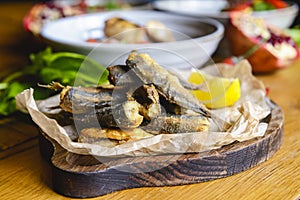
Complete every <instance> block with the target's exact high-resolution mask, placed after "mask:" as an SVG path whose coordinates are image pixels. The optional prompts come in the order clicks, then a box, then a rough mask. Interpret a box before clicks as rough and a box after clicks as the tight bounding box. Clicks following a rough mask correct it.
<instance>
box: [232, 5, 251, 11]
mask: <svg viewBox="0 0 300 200" xmlns="http://www.w3.org/2000/svg"><path fill="white" fill-rule="evenodd" d="M250 7H251V4H250V3H242V4H237V5H235V6H232V7H230V8H228V9H226V11H243V10H246V9H248V8H250Z"/></svg>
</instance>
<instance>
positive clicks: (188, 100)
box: [126, 51, 211, 117]
mask: <svg viewBox="0 0 300 200" xmlns="http://www.w3.org/2000/svg"><path fill="white" fill-rule="evenodd" d="M126 64H127V65H128V66H129V67H130V68H131V69H132V70H133V71H134V72H135V74H136V75H137V76H138V77H139V78H140V79H141V80H142V81H143V82H144V83H145V84H154V85H155V86H156V87H157V89H158V90H160V91H161V92H162V93H163V94H164V95H165V96H166V98H167V99H168V100H169V101H170V102H171V103H176V104H178V105H180V106H182V107H183V108H186V109H191V110H193V111H195V112H197V113H200V114H202V115H204V116H206V117H211V112H210V110H208V109H207V108H206V107H205V106H204V105H203V104H201V103H200V102H199V101H198V100H197V99H196V98H195V97H194V96H193V94H192V93H190V92H189V91H188V90H187V89H185V88H184V87H183V86H182V85H181V84H180V81H179V79H178V78H177V77H176V76H174V75H172V74H170V73H169V72H168V71H167V70H166V69H164V68H163V67H161V66H160V65H159V64H158V63H156V62H155V61H154V60H153V59H152V58H151V57H150V56H149V55H148V54H142V53H138V52H136V51H132V52H131V53H130V54H129V56H128V58H127V60H126Z"/></svg>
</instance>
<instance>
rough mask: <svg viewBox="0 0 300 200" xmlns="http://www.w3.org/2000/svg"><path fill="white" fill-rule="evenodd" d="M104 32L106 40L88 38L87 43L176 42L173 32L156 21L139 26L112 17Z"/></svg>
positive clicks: (107, 22)
mask: <svg viewBox="0 0 300 200" xmlns="http://www.w3.org/2000/svg"><path fill="white" fill-rule="evenodd" d="M103 32H104V34H105V38H100V39H99V38H88V39H87V40H86V41H87V42H104V43H129V44H140V43H153V42H172V41H175V38H174V36H173V33H172V32H171V30H170V29H168V28H167V27H166V26H165V25H164V24H163V23H161V22H159V21H156V20H149V21H148V22H147V23H146V24H145V25H139V24H136V23H134V22H132V21H129V20H127V19H124V18H120V17H111V18H109V19H107V20H106V21H105V24H104V29H103Z"/></svg>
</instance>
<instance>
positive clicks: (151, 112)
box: [132, 84, 161, 120]
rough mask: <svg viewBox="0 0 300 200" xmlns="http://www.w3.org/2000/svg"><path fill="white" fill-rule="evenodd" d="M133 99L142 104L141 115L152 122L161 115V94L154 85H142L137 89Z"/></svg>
mask: <svg viewBox="0 0 300 200" xmlns="http://www.w3.org/2000/svg"><path fill="white" fill-rule="evenodd" d="M132 98H133V99H134V100H136V101H137V102H138V103H140V104H141V107H140V113H141V114H142V115H143V116H144V117H145V119H147V120H150V119H152V118H154V117H156V116H158V115H160V114H161V105H160V100H159V94H158V91H157V90H156V88H155V87H154V85H152V84H151V85H142V86H141V87H139V88H137V89H136V90H135V91H134V92H133V94H132Z"/></svg>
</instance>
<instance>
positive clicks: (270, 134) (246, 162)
mask: <svg viewBox="0 0 300 200" xmlns="http://www.w3.org/2000/svg"><path fill="white" fill-rule="evenodd" d="M283 121H284V120H283V112H282V110H281V109H280V107H278V106H277V105H275V104H274V105H273V109H272V112H271V115H270V116H269V117H268V119H267V122H268V129H267V132H266V134H265V136H263V137H259V138H254V139H252V140H248V141H245V142H235V143H233V144H230V145H226V146H224V147H222V148H220V149H217V150H212V151H208V152H202V153H189V154H181V155H159V156H149V157H130V158H118V159H111V160H106V161H103V160H102V159H101V162H100V161H99V160H98V159H96V158H95V157H93V156H89V155H78V154H74V153H71V152H68V151H66V150H65V149H63V148H62V147H61V146H60V145H59V144H58V143H56V142H55V141H53V140H51V139H50V138H47V137H46V136H45V135H44V134H41V136H40V140H39V144H40V151H41V154H42V156H43V157H45V158H46V159H47V160H48V161H49V164H50V168H51V169H52V172H51V173H50V174H51V176H52V187H53V190H54V191H56V192H57V193H59V194H62V195H65V196H69V197H77V198H85V197H96V196H101V195H105V194H108V193H112V192H115V191H118V190H123V189H129V188H138V187H152V186H170V185H184V184H191V183H199V182H204V181H209V180H213V179H218V178H224V177H227V176H231V175H233V174H237V173H240V172H242V171H245V170H247V169H249V168H252V167H254V166H257V165H258V164H260V163H262V162H264V161H266V160H268V159H269V158H270V157H272V156H273V155H274V153H275V152H276V151H277V150H278V149H279V148H280V146H281V144H282V142H283ZM166 161H168V163H169V164H167V165H166ZM152 169H153V170H152ZM143 171H145V172H143ZM135 172H136V173H135Z"/></svg>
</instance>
